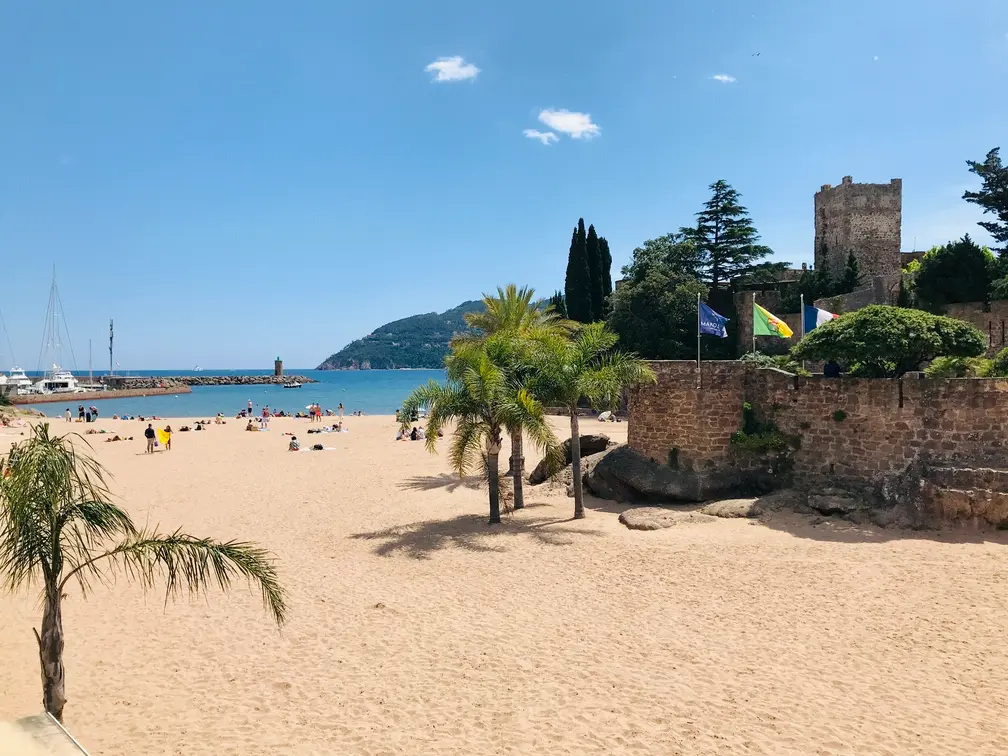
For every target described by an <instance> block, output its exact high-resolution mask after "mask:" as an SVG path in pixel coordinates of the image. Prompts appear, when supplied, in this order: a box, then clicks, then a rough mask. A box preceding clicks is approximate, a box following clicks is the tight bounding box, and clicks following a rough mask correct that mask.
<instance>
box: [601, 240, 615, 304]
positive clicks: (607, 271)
mask: <svg viewBox="0 0 1008 756" xmlns="http://www.w3.org/2000/svg"><path fill="white" fill-rule="evenodd" d="M598 244H599V252H601V254H602V304H603V309H608V306H609V296H610V295H611V294H612V291H613V284H612V253H611V252H610V251H609V242H607V241H606V239H605V237H604V236H600V237H599V240H598Z"/></svg>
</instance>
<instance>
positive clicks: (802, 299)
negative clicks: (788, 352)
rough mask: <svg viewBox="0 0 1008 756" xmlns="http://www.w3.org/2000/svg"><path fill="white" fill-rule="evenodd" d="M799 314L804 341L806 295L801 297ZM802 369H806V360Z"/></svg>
mask: <svg viewBox="0 0 1008 756" xmlns="http://www.w3.org/2000/svg"><path fill="white" fill-rule="evenodd" d="M799 312H800V313H801V315H799V316H798V319H799V320H800V321H801V337H802V339H804V338H805V295H804V294H802V295H801V310H799ZM801 368H802V370H804V369H805V360H802V361H801Z"/></svg>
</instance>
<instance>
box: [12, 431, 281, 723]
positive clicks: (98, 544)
mask: <svg viewBox="0 0 1008 756" xmlns="http://www.w3.org/2000/svg"><path fill="white" fill-rule="evenodd" d="M73 435H76V434H73ZM78 438H80V437H79V436H78ZM81 440H82V441H83V439H81ZM89 448H90V447H89ZM117 569H118V570H121V571H122V572H124V573H125V574H126V576H127V577H129V578H132V579H134V580H137V581H138V582H139V583H140V584H141V585H143V587H144V588H152V587H153V586H154V585H155V582H156V581H157V579H158V578H159V577H160V578H163V579H164V581H165V590H166V595H165V598H166V600H167V598H168V597H171V596H175V595H176V594H178V593H180V592H182V591H188V592H189V593H200V592H202V591H204V590H205V589H206V588H207V586H208V585H209V584H210V583H214V582H215V583H217V584H218V585H219V586H220V587H221V588H223V589H225V590H227V589H228V588H229V587H230V586H231V582H232V580H234V579H235V578H246V579H247V580H249V581H251V582H254V583H257V584H258V586H259V588H260V590H261V591H262V597H263V603H264V605H265V607H266V609H267V610H268V611H269V612H270V613H271V614H272V615H273V619H274V620H275V621H276V623H277V625H278V626H279V625H281V624H282V623H283V621H284V618H285V615H286V612H287V606H286V603H285V601H284V591H283V589H282V588H281V587H280V584H279V582H278V579H277V573H276V569H275V568H274V565H273V560H272V559H271V558H270V555H269V554H268V553H267V552H266V551H264V550H263V549H261V548H259V547H258V546H255V545H254V544H251V543H245V542H240V541H228V542H226V543H221V542H219V541H214V540H211V539H209V538H196V537H194V536H190V535H186V534H185V533H183V532H182V531H180V530H176V531H175V532H174V533H170V534H162V533H158V532H156V531H154V530H151V531H146V530H138V529H137V528H136V526H134V524H133V521H132V520H131V519H130V516H129V515H128V514H127V513H126V512H125V511H123V510H122V509H120V508H119V507H117V506H116V505H115V504H113V503H112V501H111V495H110V493H109V489H108V487H107V485H106V483H105V470H104V468H103V467H102V466H101V464H99V463H98V462H97V461H96V460H95V459H93V458H92V457H90V456H88V455H87V454H83V453H80V452H78V451H77V450H76V449H75V448H74V446H73V444H72V443H71V439H70V436H69V435H66V436H53V435H50V433H49V425H48V424H42V425H38V426H36V427H34V428H33V429H32V436H31V438H29V439H27V440H25V441H22V442H21V443H19V444H16V445H15V446H13V447H12V448H11V450H10V453H9V455H8V456H7V457H6V458H0V578H2V579H3V580H4V582H5V583H6V585H7V588H8V589H9V590H16V589H18V588H21V587H25V588H27V587H30V586H32V585H33V584H35V583H39V584H40V585H41V589H42V602H43V608H42V632H41V633H39V632H38V631H36V632H35V638H36V640H37V641H38V647H39V660H40V662H41V665H42V699H43V703H44V705H45V708H46V711H48V712H49V713H50V714H52V715H53V716H54V717H56V719H58V720H60V721H62V719H63V707H64V705H65V704H66V693H65V687H64V683H65V680H64V674H63V614H62V601H63V598H64V591H65V590H66V588H67V585H68V583H70V581H71V580H73V581H75V582H76V583H77V584H78V585H79V586H80V589H81V591H82V592H83V593H84V595H85V596H86V595H87V594H88V592H89V591H90V589H91V581H92V580H96V581H99V582H106V581H107V580H108V578H109V576H110V575H114V574H115V573H116V571H117Z"/></svg>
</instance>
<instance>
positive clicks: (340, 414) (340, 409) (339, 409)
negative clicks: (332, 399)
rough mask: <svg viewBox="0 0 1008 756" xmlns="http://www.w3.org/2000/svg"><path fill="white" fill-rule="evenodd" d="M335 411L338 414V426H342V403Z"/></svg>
mask: <svg viewBox="0 0 1008 756" xmlns="http://www.w3.org/2000/svg"><path fill="white" fill-rule="evenodd" d="M336 410H337V411H338V412H339V421H340V425H342V424H343V402H340V403H339V407H337V408H336Z"/></svg>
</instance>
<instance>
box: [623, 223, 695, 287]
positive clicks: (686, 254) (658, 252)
mask: <svg viewBox="0 0 1008 756" xmlns="http://www.w3.org/2000/svg"><path fill="white" fill-rule="evenodd" d="M657 265H662V266H665V267H667V268H668V269H669V270H671V271H673V272H674V273H675V274H677V275H680V276H688V277H691V278H700V270H701V268H702V267H703V253H702V252H701V250H700V247H699V246H698V244H697V242H696V240H695V239H693V238H692V237H691V236H690V235H689V234H685V233H679V234H677V233H671V234H665V235H664V236H659V237H658V238H657V239H648V240H647V241H646V242H644V243H643V244H642V245H641V246H639V247H637V248H636V249H635V250H634V251H633V257H632V258H631V261H630V264H629V265H624V266H623V271H622V272H623V280H624V283H629V282H630V281H633V280H639V279H643V278H644V277H645V276H646V275H647V273H648V272H649V271H650V270H651V269H652V268H653V267H655V266H657Z"/></svg>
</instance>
